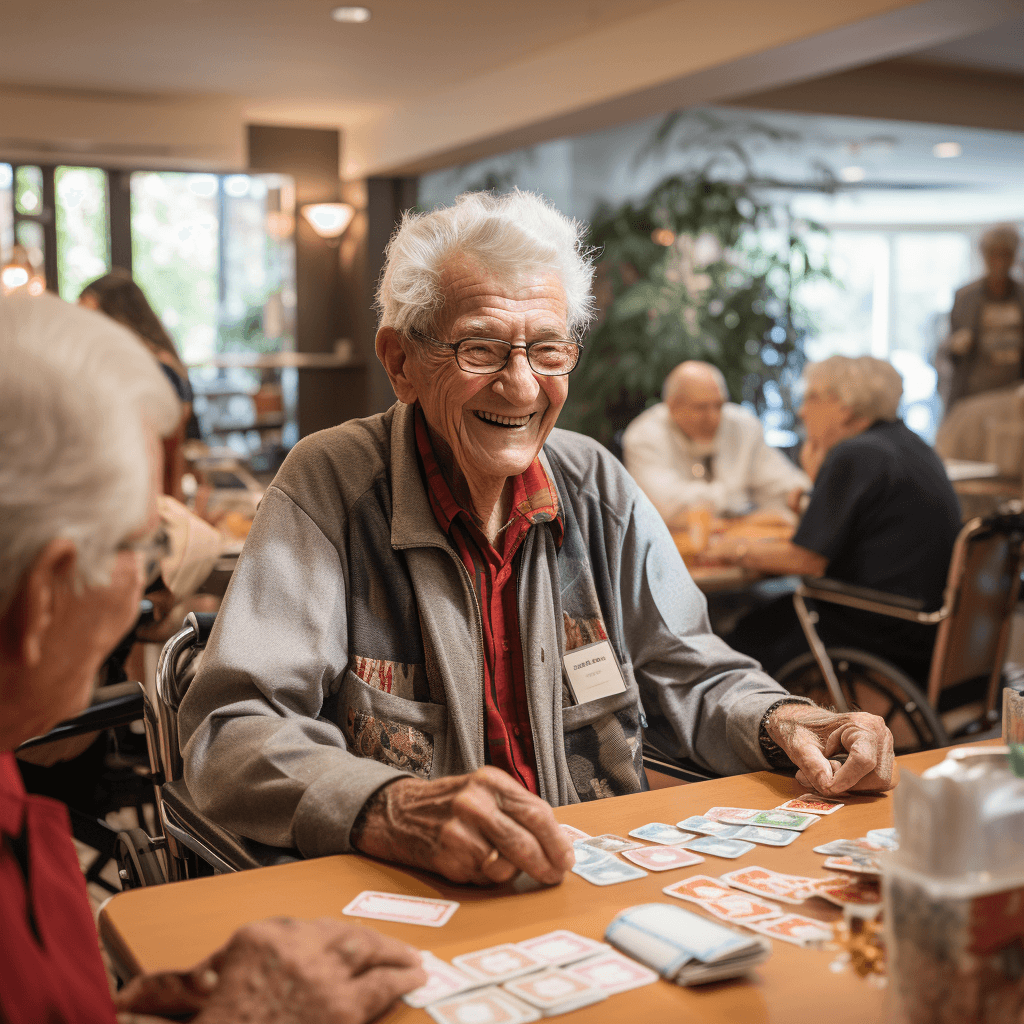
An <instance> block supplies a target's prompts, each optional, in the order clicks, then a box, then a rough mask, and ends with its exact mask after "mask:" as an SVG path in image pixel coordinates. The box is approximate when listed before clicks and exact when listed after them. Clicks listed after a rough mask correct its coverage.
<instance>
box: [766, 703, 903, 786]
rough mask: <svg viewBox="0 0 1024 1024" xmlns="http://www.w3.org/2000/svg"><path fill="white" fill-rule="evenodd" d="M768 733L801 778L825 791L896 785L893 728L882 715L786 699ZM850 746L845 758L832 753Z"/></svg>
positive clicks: (801, 780)
mask: <svg viewBox="0 0 1024 1024" xmlns="http://www.w3.org/2000/svg"><path fill="white" fill-rule="evenodd" d="M767 729H768V734H769V735H770V736H771V738H772V739H773V740H774V741H775V742H776V743H777V744H778V745H779V746H780V747H781V748H782V749H783V750H784V751H785V752H786V754H787V755H788V756H789V759H790V760H791V761H792V762H793V763H794V764H795V765H796V766H797V774H796V778H797V781H798V782H799V783H800V784H801V785H805V786H808V787H810V788H812V789H815V790H817V791H818V792H819V793H821V794H822V795H823V796H837V795H839V794H841V793H847V792H857V793H861V792H863V793H874V792H881V791H882V790H886V789H892V788H893V786H895V785H896V783H895V781H894V779H893V767H894V764H893V747H892V733H891V732H889V730H888V729H887V728H886V725H885V722H883V721H882V719H881V718H879V717H878V716H877V715H869V714H865V713H864V712H860V711H853V712H849V713H846V714H836V713H834V712H832V711H826V710H824V708H819V707H814V706H811V705H808V704H783V705H781V706H780V707H777V708H776V709H775V710H774V711H773V712H772V714H771V716H770V717H769V719H768V723H767ZM840 751H846V752H847V757H846V763H845V764H842V763H840V762H839V761H838V760H834V759H833V755H834V754H837V753H839V752H840Z"/></svg>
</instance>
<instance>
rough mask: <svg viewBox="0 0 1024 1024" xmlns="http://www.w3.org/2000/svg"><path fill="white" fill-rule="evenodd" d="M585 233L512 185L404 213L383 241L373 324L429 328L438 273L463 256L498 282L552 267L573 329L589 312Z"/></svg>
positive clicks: (439, 298)
mask: <svg viewBox="0 0 1024 1024" xmlns="http://www.w3.org/2000/svg"><path fill="white" fill-rule="evenodd" d="M584 231H585V225H584V224H582V223H580V222H579V221H576V220H570V219H569V218H568V217H566V216H565V215H564V214H561V213H559V212H558V210H556V209H555V208H554V207H553V206H551V205H549V204H548V203H547V202H545V201H544V200H543V199H542V198H541V197H540V196H537V195H534V194H533V193H532V192H521V191H520V190H519V189H515V190H514V191H512V192H509V193H508V194H506V195H501V196H495V195H492V194H491V193H489V192H467V193H465V194H464V195H461V196H459V198H458V199H456V200H455V202H454V203H453V204H452V205H451V206H447V207H441V208H440V209H437V210H434V211H432V212H431V213H413V212H411V211H410V212H406V213H405V215H404V216H403V217H402V223H401V224H400V225H399V226H398V228H397V229H396V231H395V233H394V234H393V235H392V236H391V241H390V242H389V243H388V247H387V251H386V254H385V263H384V272H383V274H382V275H381V281H380V287H379V288H378V289H377V309H378V311H379V313H380V326H381V327H391V328H393V329H394V330H396V331H398V332H399V333H400V334H405V333H408V332H409V331H410V330H417V331H420V332H422V333H428V332H429V331H430V330H431V328H432V321H433V318H434V317H435V315H436V314H437V313H438V312H439V311H440V309H441V306H442V303H443V301H444V295H443V292H442V290H441V277H442V274H443V272H444V270H445V268H446V266H447V265H448V264H449V263H450V262H451V261H452V260H453V259H455V258H458V257H462V258H465V259H467V260H470V261H472V262H474V263H477V264H479V265H480V267H481V268H483V269H485V270H487V271H488V272H490V273H492V274H494V275H495V276H496V277H497V278H498V279H499V280H500V281H503V282H508V281H511V280H514V279H515V278H516V277H517V276H518V275H519V274H520V273H522V272H524V271H532V272H536V271H554V272H555V273H556V274H557V275H558V277H559V279H560V280H561V282H562V288H563V289H564V291H565V298H566V304H567V307H568V317H567V320H568V327H569V330H570V332H579V331H581V330H582V329H583V328H585V327H586V325H587V324H588V323H589V322H590V319H591V317H592V316H593V315H594V299H593V295H592V294H591V290H590V288H591V281H592V280H593V276H594V266H593V254H592V253H591V252H590V251H589V250H587V249H586V247H585V246H584V244H583V234H584Z"/></svg>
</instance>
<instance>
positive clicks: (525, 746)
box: [416, 405, 562, 793]
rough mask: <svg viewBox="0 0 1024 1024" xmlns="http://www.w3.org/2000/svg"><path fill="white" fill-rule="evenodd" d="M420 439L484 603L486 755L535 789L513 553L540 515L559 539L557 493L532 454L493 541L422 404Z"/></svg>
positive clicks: (439, 504)
mask: <svg viewBox="0 0 1024 1024" xmlns="http://www.w3.org/2000/svg"><path fill="white" fill-rule="evenodd" d="M416 446H417V448H418V450H419V454H420V460H421V462H422V465H423V471H424V474H425V476H426V479H427V496H428V497H429V499H430V507H431V509H433V512H434V516H435V518H436V519H437V522H438V525H439V526H440V527H441V529H442V530H444V531H445V533H447V534H448V536H449V538H450V539H451V540H452V543H454V545H455V548H456V550H457V551H458V552H459V557H460V558H461V559H462V562H463V564H464V565H465V566H466V569H467V570H468V571H469V576H470V579H472V581H473V589H474V590H475V591H476V596H477V601H478V602H479V605H480V616H481V620H482V623H483V634H484V681H483V682H484V721H485V727H486V730H487V763H488V764H493V765H495V766H496V767H497V768H501V769H502V770H504V771H506V772H508V773H509V775H511V776H512V777H513V778H514V779H518V780H519V781H520V782H521V783H522V784H523V785H524V786H525V787H526V788H527V789H528V790H530V792H531V793H537V792H538V791H539V788H538V785H537V759H536V756H535V754H534V749H533V729H532V728H531V726H530V709H529V706H528V704H527V700H526V670H525V668H524V666H523V650H522V645H521V642H520V638H519V610H518V607H517V605H516V582H517V576H518V573H516V572H513V569H514V568H515V566H514V565H513V560H514V559H515V555H516V552H517V551H518V550H519V548H520V547H521V545H522V543H523V540H524V539H525V537H526V532H527V531H528V530H529V529H530V527H531V526H533V525H535V524H537V523H552V522H553V523H554V524H555V530H556V541H557V543H559V544H561V542H562V519H561V515H560V514H559V508H558V494H557V492H556V491H555V487H554V484H552V483H551V480H550V479H549V477H548V475H547V473H545V472H544V467H543V466H542V465H541V464H540V460H539V459H534V460H533V462H532V464H531V465H530V466H529V468H528V469H527V470H526V472H525V473H522V474H521V475H520V476H517V477H515V478H514V479H513V480H512V513H511V515H510V517H509V521H508V523H507V524H506V525H505V527H504V528H503V529H502V532H501V533H500V534H499V537H498V545H499V547H498V548H495V547H493V546H492V545H491V543H490V541H488V539H487V538H486V537H485V536H484V534H483V532H482V531H481V530H480V528H479V526H477V524H476V521H475V520H474V518H473V515H472V514H471V513H470V512H468V511H467V510H466V509H464V508H463V507H462V506H461V505H460V504H459V503H458V501H456V499H455V496H454V495H453V494H452V490H451V487H449V485H448V481H447V480H446V479H445V477H444V473H443V472H442V471H441V467H440V465H439V464H438V461H437V456H436V455H435V454H434V447H433V444H432V443H431V440H430V432H429V430H428V429H427V421H426V419H425V418H424V416H423V412H422V410H421V409H420V407H419V406H418V405H417V406H416Z"/></svg>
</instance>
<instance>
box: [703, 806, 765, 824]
mask: <svg viewBox="0 0 1024 1024" xmlns="http://www.w3.org/2000/svg"><path fill="white" fill-rule="evenodd" d="M759 814H764V811H758V810H755V809H754V808H752V807H712V808H711V809H710V810H708V811H705V812H704V817H705V818H710V819H711V820H712V821H721V822H723V823H724V824H726V825H746V824H748V823H749V822H750V821H751V819H753V818H756V817H757V816H758V815H759Z"/></svg>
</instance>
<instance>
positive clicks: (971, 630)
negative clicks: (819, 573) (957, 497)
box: [775, 509, 1024, 754]
mask: <svg viewBox="0 0 1024 1024" xmlns="http://www.w3.org/2000/svg"><path fill="white" fill-rule="evenodd" d="M1022 567H1024V514H1022V513H1021V512H1020V511H1019V510H1016V509H1014V510H1013V511H1006V512H1001V513H997V514H995V515H992V516H987V517H985V518H975V519H971V520H969V521H968V522H967V523H966V524H965V525H964V526H963V528H962V529H961V531H960V534H959V535H958V537H957V540H956V543H955V545H954V547H953V554H952V557H951V559H950V564H949V572H948V574H947V577H946V587H945V590H944V592H943V601H942V606H941V607H940V608H938V609H936V610H935V611H926V610H925V609H924V606H923V602H920V601H915V600H913V599H910V598H906V597H901V596H899V595H895V594H888V593H884V592H881V591H876V590H871V589H869V588H866V587H857V586H851V585H849V584H846V583H841V582H838V581H836V580H829V579H805V580H803V582H802V583H801V584H800V586H799V587H798V588H797V590H796V592H795V593H794V595H793V604H794V606H795V608H796V613H797V617H798V619H799V620H800V625H801V627H802V628H803V631H804V635H805V636H806V637H807V643H808V645H809V647H810V651H808V652H807V653H805V654H802V655H799V656H798V657H796V658H794V659H793V660H791V661H789V662H787V663H786V664H785V665H784V666H783V667H782V668H781V669H779V671H778V672H776V673H775V678H776V679H777V680H778V681H779V682H780V683H781V684H782V685H783V686H784V687H785V688H786V689H787V690H789V691H790V692H791V693H794V694H797V695H799V696H802V697H810V698H811V699H812V700H814V701H816V702H817V703H820V704H823V705H826V706H828V705H830V704H831V705H832V706H833V707H835V708H836V710H838V711H850V710H851V709H852V710H859V711H868V712H871V713H872V714H876V715H880V716H881V717H882V718H883V719H884V720H885V723H886V725H887V726H888V727H889V729H890V731H891V732H892V734H893V739H894V741H895V748H896V753H897V754H906V753H910V752H912V751H915V750H927V749H931V748H935V747H943V746H947V745H948V744H949V743H950V742H951V740H953V739H958V738H960V737H965V736H969V737H970V738H971V739H972V740H974V739H983V738H986V737H987V735H989V734H991V735H996V734H998V724H999V707H1000V706H1001V692H1002V689H1003V685H1004V678H1003V672H1004V663H1005V659H1006V649H1007V645H1008V642H1009V638H1010V625H1011V622H1012V617H1013V612H1014V609H1015V608H1016V605H1017V598H1018V595H1019V591H1020V581H1021V569H1022ZM808 601H813V602H815V603H829V604H836V605H841V606H843V607H846V608H856V609H859V610H862V611H868V612H874V613H876V614H878V615H886V616H889V617H894V618H897V619H902V620H904V621H905V622H916V623H921V624H925V625H937V626H938V630H937V632H936V637H935V646H934V648H933V651H932V659H931V664H930V667H929V673H928V681H927V687H926V689H924V690H922V688H921V687H920V686H918V684H917V683H915V682H914V681H913V680H912V679H910V678H909V677H908V676H907V675H906V673H905V672H903V671H902V670H901V669H899V668H897V666H895V665H893V664H892V663H891V662H889V661H886V660H885V659H884V658H881V657H878V656H877V655H874V654H872V653H870V652H869V651H863V650H855V649H853V648H849V647H826V646H825V644H824V643H823V642H822V640H821V638H820V636H819V635H818V632H817V629H816V628H815V627H816V624H817V621H818V617H817V613H816V612H815V611H813V610H812V608H810V607H808V603H807V602H808ZM1011 685H1013V686H1014V688H1017V687H1018V686H1019V683H1017V682H1014V683H1012V684H1011Z"/></svg>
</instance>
